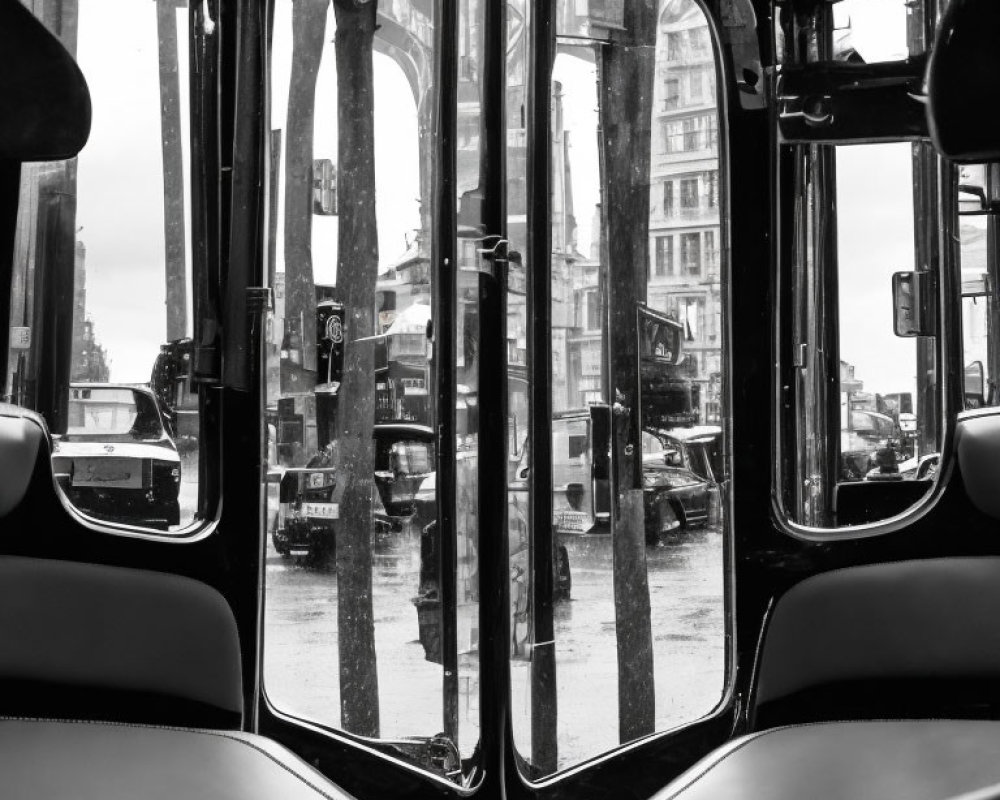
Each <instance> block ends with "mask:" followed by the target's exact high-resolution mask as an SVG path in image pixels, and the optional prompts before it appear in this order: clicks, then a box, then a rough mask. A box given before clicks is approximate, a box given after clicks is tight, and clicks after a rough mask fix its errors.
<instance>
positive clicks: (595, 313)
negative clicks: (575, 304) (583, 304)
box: [584, 289, 601, 331]
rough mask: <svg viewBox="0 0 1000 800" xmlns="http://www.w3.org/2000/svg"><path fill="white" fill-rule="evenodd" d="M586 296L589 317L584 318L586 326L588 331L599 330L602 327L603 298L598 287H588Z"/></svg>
mask: <svg viewBox="0 0 1000 800" xmlns="http://www.w3.org/2000/svg"><path fill="white" fill-rule="evenodd" d="M586 296H587V318H586V319H585V320H584V327H585V328H586V329H587V330H588V331H599V330H600V329H601V298H600V296H599V295H598V293H597V289H588V290H587V293H586Z"/></svg>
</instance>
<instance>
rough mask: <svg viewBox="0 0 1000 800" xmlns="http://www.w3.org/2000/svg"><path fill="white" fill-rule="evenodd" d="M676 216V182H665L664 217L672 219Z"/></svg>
mask: <svg viewBox="0 0 1000 800" xmlns="http://www.w3.org/2000/svg"><path fill="white" fill-rule="evenodd" d="M673 215H674V182H673V181H664V182H663V216H664V217H666V218H668V219H669V218H670V217H672V216H673Z"/></svg>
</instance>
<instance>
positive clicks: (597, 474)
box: [590, 403, 612, 519]
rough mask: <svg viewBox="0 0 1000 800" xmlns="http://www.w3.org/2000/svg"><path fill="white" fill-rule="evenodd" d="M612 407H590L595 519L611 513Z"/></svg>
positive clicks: (591, 472) (591, 477) (592, 489)
mask: <svg viewBox="0 0 1000 800" xmlns="http://www.w3.org/2000/svg"><path fill="white" fill-rule="evenodd" d="M611 466H612V465H611V406H609V405H607V404H605V403H595V404H594V405H592V406H591V407H590V480H591V491H592V495H591V496H592V497H593V503H594V517H595V519H607V518H608V515H609V514H610V513H611V491H612V481H611Z"/></svg>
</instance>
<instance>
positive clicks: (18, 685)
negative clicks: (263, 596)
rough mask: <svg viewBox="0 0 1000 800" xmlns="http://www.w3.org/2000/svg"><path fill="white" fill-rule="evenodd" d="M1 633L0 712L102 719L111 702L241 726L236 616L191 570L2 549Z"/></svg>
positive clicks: (160, 718)
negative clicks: (108, 563)
mask: <svg viewBox="0 0 1000 800" xmlns="http://www.w3.org/2000/svg"><path fill="white" fill-rule="evenodd" d="M0 642H2V646H0V690H2V691H0V714H7V715H11V714H15V715H21V714H27V715H30V716H43V717H52V716H56V715H59V716H66V715H69V716H74V717H83V718H86V719H106V718H107V717H103V716H101V713H102V708H101V707H100V706H101V705H102V704H103V705H104V706H106V707H107V708H106V709H105V710H114V709H111V708H110V706H111V705H112V704H114V705H115V708H118V709H119V710H121V711H127V712H129V716H127V717H125V718H124V719H122V718H120V717H114V719H116V720H119V721H127V722H144V723H150V722H156V723H163V722H169V723H175V722H176V723H180V724H184V725H191V726H198V727H211V728H214V727H233V728H238V727H239V724H240V719H241V717H242V711H243V689H242V680H241V671H240V670H241V664H240V643H239V637H238V634H237V630H236V621H235V619H234V618H233V613H232V611H231V610H230V608H229V605H228V604H227V603H226V600H225V598H223V596H222V595H221V594H220V593H219V592H218V591H216V590H215V589H213V588H211V587H209V586H207V585H205V584H202V583H199V582H198V581H195V580H192V579H190V578H184V577H181V576H179V575H169V574H165V573H157V572H150V571H147V570H137V569H128V568H125V567H109V566H104V565H99V564H79V563H74V562H70V561H57V560H49V559H37V558H19V557H14V556H3V557H0ZM112 692H117V693H119V694H118V695H115V696H112V695H111V693H112ZM99 693H100V694H99ZM89 698H93V699H94V700H95V703H96V705H97V706H98V707H97V708H88V707H87V701H88V699H89ZM185 708H187V709H188V711H187V713H186V714H179V715H173V716H170V715H167V716H164V714H163V713H162V712H163V711H164V710H166V711H170V710H171V709H181V710H183V709H185Z"/></svg>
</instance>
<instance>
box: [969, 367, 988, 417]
mask: <svg viewBox="0 0 1000 800" xmlns="http://www.w3.org/2000/svg"><path fill="white" fill-rule="evenodd" d="M985 405H986V370H985V369H984V368H983V362H982V361H973V362H972V363H971V364H967V365H966V367H965V408H966V409H970V408H982V407H983V406H985Z"/></svg>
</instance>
